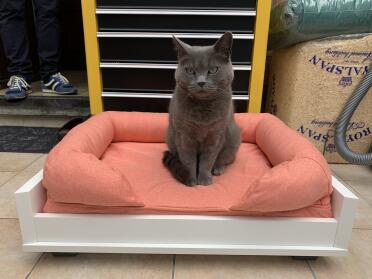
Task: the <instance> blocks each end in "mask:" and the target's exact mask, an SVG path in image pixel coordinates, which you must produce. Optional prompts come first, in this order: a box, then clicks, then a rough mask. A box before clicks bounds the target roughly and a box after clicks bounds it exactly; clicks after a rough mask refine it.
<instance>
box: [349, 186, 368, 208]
mask: <svg viewBox="0 0 372 279" xmlns="http://www.w3.org/2000/svg"><path fill="white" fill-rule="evenodd" d="M349 186H350V187H351V189H353V191H354V192H355V193H354V194H355V195H356V196H357V197H358V198H359V199H362V200H363V201H365V202H366V203H367V204H368V205H369V206H372V204H371V203H370V202H369V201H368V200H367V199H366V198H364V197H363V195H362V193H360V192H359V191H358V190H357V189H356V188H354V186H353V185H351V184H349Z"/></svg>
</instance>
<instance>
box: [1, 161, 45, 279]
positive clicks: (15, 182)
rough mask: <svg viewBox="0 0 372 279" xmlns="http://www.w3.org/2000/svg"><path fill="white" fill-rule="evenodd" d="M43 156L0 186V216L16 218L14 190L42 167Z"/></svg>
mask: <svg viewBox="0 0 372 279" xmlns="http://www.w3.org/2000/svg"><path fill="white" fill-rule="evenodd" d="M45 158H46V156H45V155H42V156H40V155H39V158H38V159H37V160H36V161H34V162H33V163H32V164H31V165H29V166H28V167H27V168H26V169H24V170H23V171H21V172H19V173H18V174H17V175H16V176H14V177H13V178H12V179H10V180H8V181H7V182H6V183H4V184H3V185H2V186H0V218H17V211H16V206H15V198H14V192H15V191H16V190H17V189H18V188H19V187H21V186H22V185H23V184H24V183H25V182H26V181H27V180H29V179H30V178H31V177H32V176H34V175H35V174H36V173H37V172H38V171H39V170H41V169H42V167H43V165H44V161H45ZM0 278H1V277H0Z"/></svg>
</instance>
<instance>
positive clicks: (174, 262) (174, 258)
mask: <svg viewBox="0 0 372 279" xmlns="http://www.w3.org/2000/svg"><path fill="white" fill-rule="evenodd" d="M175 273H176V255H173V258H172V279H174V278H175V277H174V276H175Z"/></svg>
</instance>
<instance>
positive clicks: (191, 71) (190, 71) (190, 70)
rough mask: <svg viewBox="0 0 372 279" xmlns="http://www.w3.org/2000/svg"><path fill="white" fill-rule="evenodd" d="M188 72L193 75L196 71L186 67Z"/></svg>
mask: <svg viewBox="0 0 372 279" xmlns="http://www.w3.org/2000/svg"><path fill="white" fill-rule="evenodd" d="M185 71H186V73H188V74H190V75H193V74H195V71H194V70H193V69H192V68H185Z"/></svg>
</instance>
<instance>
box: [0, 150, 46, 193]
mask: <svg viewBox="0 0 372 279" xmlns="http://www.w3.org/2000/svg"><path fill="white" fill-rule="evenodd" d="M43 155H44V154H40V156H38V157H36V159H35V160H33V161H32V162H31V163H30V164H28V165H27V166H25V167H24V168H23V169H22V170H20V171H4V172H15V174H14V175H13V176H11V177H10V178H9V179H8V180H5V181H4V182H3V183H1V184H0V188H1V187H2V186H4V185H5V184H6V183H8V182H9V181H10V180H12V179H13V178H14V177H16V176H17V175H18V174H20V173H21V172H23V171H24V170H26V169H27V168H28V167H29V166H31V165H32V164H33V163H35V162H36V161H37V160H39V159H40V157H41V156H43Z"/></svg>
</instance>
